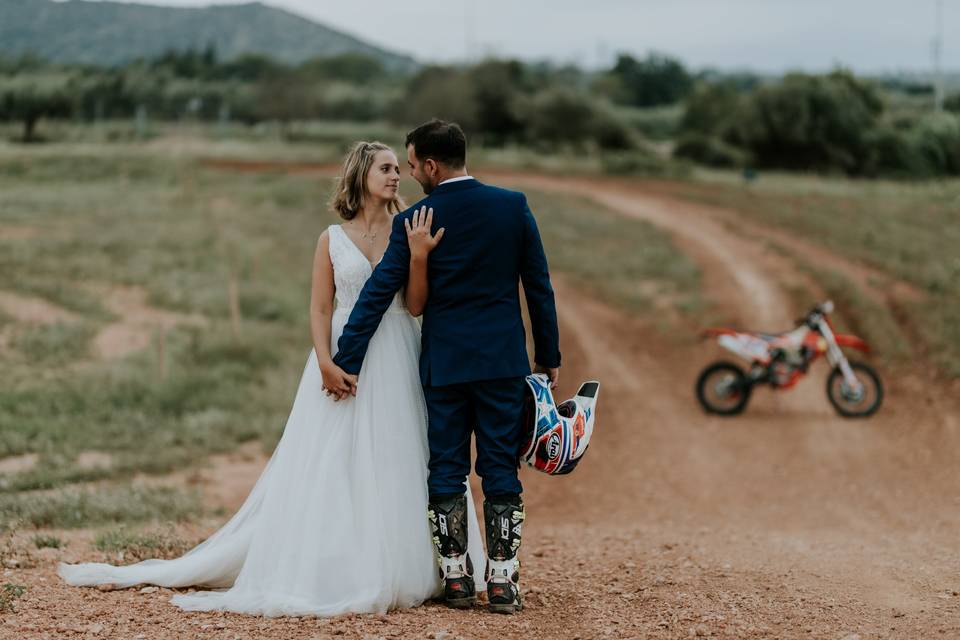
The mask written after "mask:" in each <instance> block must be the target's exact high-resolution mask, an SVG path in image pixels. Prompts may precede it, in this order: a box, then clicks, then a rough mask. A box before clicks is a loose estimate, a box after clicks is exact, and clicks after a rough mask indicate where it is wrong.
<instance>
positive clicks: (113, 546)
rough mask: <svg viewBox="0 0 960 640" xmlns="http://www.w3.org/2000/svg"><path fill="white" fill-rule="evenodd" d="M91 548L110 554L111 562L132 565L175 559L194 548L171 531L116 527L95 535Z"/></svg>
mask: <svg viewBox="0 0 960 640" xmlns="http://www.w3.org/2000/svg"><path fill="white" fill-rule="evenodd" d="M93 546H94V548H96V549H99V550H100V551H104V552H106V553H108V554H110V560H111V561H116V562H121V563H133V562H139V561H141V560H147V559H150V558H162V559H171V558H178V557H180V556H182V555H183V554H184V553H186V552H187V551H189V550H190V549H191V548H193V547H194V546H195V545H194V544H193V543H190V542H188V541H186V540H184V539H183V538H181V537H179V536H178V535H176V533H175V532H174V531H173V529H171V528H166V529H160V530H152V531H141V532H134V531H130V530H129V529H127V528H126V527H120V528H117V529H111V530H109V531H104V532H102V533H100V534H99V535H97V537H96V538H95V539H94V541H93Z"/></svg>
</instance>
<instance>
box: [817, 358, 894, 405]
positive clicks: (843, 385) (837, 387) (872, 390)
mask: <svg viewBox="0 0 960 640" xmlns="http://www.w3.org/2000/svg"><path fill="white" fill-rule="evenodd" d="M850 368H851V369H853V373H854V375H856V376H857V380H858V381H859V382H860V384H861V386H862V388H861V389H859V390H857V389H852V388H850V386H849V385H847V381H846V380H845V379H844V377H843V372H842V371H841V370H840V367H839V366H837V367H834V368H833V371H831V372H830V377H828V378H827V397H828V398H830V404H832V405H833V408H834V409H836V411H837V413H839V414H840V415H841V416H843V417H844V418H866V417H867V416H872V415H873V414H874V413H876V412H877V409H879V408H880V404H881V403H882V402H883V384H882V383H881V382H880V376H878V375H877V372H876V371H874V370H873V368H872V367H870V366H869V365H867V364H864V363H862V362H856V361H854V360H851V361H850Z"/></svg>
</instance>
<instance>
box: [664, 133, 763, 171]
mask: <svg viewBox="0 0 960 640" xmlns="http://www.w3.org/2000/svg"><path fill="white" fill-rule="evenodd" d="M673 155H674V157H675V158H684V159H686V160H692V161H693V162H696V163H698V164H703V165H706V166H708V167H720V168H734V167H745V166H747V165H748V164H749V154H748V153H747V152H746V151H744V150H742V149H738V148H737V147H735V146H733V145H731V144H727V143H726V142H724V141H723V140H721V139H720V138H717V137H714V136H710V135H705V134H702V133H687V134H685V135H683V136H682V137H681V138H680V139H679V140H678V141H677V145H676V146H675V147H674V149H673Z"/></svg>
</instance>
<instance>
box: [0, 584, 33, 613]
mask: <svg viewBox="0 0 960 640" xmlns="http://www.w3.org/2000/svg"><path fill="white" fill-rule="evenodd" d="M26 592H27V588H26V587H23V586H20V585H18V584H13V583H10V582H7V583H6V584H3V585H0V613H15V612H16V610H17V607H16V601H17V599H19V598H20V597H21V596H22V595H23V594H24V593H26Z"/></svg>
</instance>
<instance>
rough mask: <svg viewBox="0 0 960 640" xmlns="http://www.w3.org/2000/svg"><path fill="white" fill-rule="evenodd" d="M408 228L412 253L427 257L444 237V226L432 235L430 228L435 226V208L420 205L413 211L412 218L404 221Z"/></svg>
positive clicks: (416, 255) (408, 240)
mask: <svg viewBox="0 0 960 640" xmlns="http://www.w3.org/2000/svg"><path fill="white" fill-rule="evenodd" d="M403 224H404V226H405V227H406V228H407V244H409V245H410V254H411V255H413V256H415V257H419V258H426V257H427V254H429V253H430V252H431V251H433V250H434V249H435V248H436V246H437V245H438V244H439V243H440V238H442V237H443V231H444V230H443V228H440V229H437V232H436V233H435V234H434V235H430V229H431V228H432V227H433V209H432V208H430V209H427V208H426V207H420V208H419V209H418V210H416V211H414V212H413V217H412V218H411V219H410V220H404V221H403Z"/></svg>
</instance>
